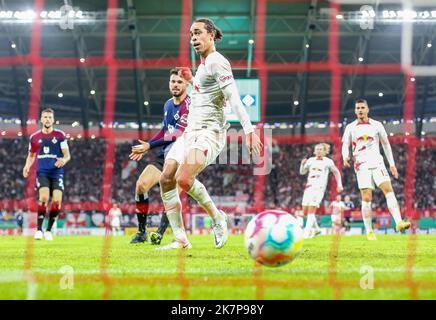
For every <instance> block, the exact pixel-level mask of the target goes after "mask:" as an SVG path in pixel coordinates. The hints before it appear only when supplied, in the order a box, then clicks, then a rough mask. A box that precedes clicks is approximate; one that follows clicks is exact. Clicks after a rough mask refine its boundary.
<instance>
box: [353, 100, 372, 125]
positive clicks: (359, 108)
mask: <svg viewBox="0 0 436 320" xmlns="http://www.w3.org/2000/svg"><path fill="white" fill-rule="evenodd" d="M354 112H355V113H356V116H357V119H359V120H365V119H367V118H368V113H369V107H368V102H367V101H366V100H365V99H358V100H356V105H355V109H354Z"/></svg>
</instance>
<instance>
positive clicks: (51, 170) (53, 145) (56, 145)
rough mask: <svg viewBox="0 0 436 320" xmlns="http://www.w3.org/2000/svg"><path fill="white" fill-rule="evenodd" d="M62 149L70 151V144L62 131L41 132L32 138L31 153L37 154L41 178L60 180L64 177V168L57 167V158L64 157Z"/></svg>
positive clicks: (30, 142) (38, 171)
mask: <svg viewBox="0 0 436 320" xmlns="http://www.w3.org/2000/svg"><path fill="white" fill-rule="evenodd" d="M62 149H68V144H67V139H66V136H65V133H64V132H63V131H61V130H56V129H53V131H52V132H50V133H43V132H42V131H41V130H39V131H37V132H35V133H34V134H32V135H31V136H30V141H29V152H31V153H36V154H37V161H38V168H37V171H36V172H37V175H38V176H39V177H49V178H52V179H58V178H61V177H62V176H63V174H64V168H57V167H55V163H56V161H57V158H62V157H63V156H64V154H63V153H62Z"/></svg>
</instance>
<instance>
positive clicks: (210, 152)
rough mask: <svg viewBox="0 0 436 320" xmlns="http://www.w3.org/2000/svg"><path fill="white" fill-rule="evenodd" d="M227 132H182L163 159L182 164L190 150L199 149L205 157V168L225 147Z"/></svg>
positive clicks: (202, 130)
mask: <svg viewBox="0 0 436 320" xmlns="http://www.w3.org/2000/svg"><path fill="white" fill-rule="evenodd" d="M226 140H227V130H222V131H219V132H218V131H213V130H207V129H201V130H193V131H189V132H184V133H183V134H182V135H181V136H180V137H179V138H178V139H177V140H176V142H174V144H173V146H172V147H171V149H170V151H169V152H168V154H167V156H166V158H165V159H173V160H175V161H177V163H179V164H182V163H184V161H185V158H186V156H187V155H188V153H189V151H191V150H192V149H199V150H201V151H203V152H204V154H205V155H206V163H205V167H207V166H208V165H210V164H211V163H213V162H214V161H215V159H216V158H217V157H218V155H219V154H220V153H221V151H222V150H223V148H224V146H225V145H226Z"/></svg>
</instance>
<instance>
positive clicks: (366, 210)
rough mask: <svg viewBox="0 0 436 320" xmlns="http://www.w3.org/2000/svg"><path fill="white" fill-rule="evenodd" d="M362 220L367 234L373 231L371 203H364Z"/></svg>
mask: <svg viewBox="0 0 436 320" xmlns="http://www.w3.org/2000/svg"><path fill="white" fill-rule="evenodd" d="M362 219H363V224H364V225H365V230H366V233H367V234H368V233H369V232H371V231H372V217H371V202H369V201H362Z"/></svg>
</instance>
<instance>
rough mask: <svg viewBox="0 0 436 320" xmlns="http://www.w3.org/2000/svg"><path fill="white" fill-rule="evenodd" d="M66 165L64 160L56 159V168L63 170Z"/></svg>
mask: <svg viewBox="0 0 436 320" xmlns="http://www.w3.org/2000/svg"><path fill="white" fill-rule="evenodd" d="M64 165H65V160H64V158H56V162H55V167H56V168H62V167H63V166H64Z"/></svg>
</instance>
